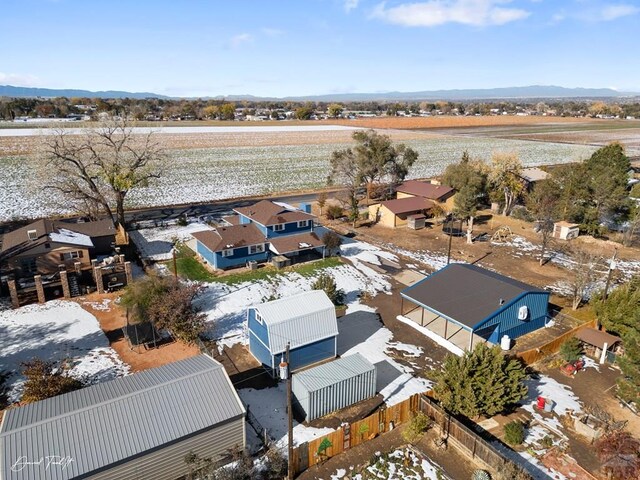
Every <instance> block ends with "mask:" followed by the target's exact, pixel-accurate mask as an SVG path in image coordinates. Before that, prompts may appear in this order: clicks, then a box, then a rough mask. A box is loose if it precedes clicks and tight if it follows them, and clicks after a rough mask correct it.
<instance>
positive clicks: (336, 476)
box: [331, 468, 347, 480]
mask: <svg viewBox="0 0 640 480" xmlns="http://www.w3.org/2000/svg"><path fill="white" fill-rule="evenodd" d="M346 474H347V471H346V470H345V469H344V468H339V469H338V470H337V471H336V473H334V474H333V475H331V480H340V479H341V478H344V476H345V475H346Z"/></svg>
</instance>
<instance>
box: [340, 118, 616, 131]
mask: <svg viewBox="0 0 640 480" xmlns="http://www.w3.org/2000/svg"><path fill="white" fill-rule="evenodd" d="M594 122H595V123H598V122H601V123H603V124H604V123H606V122H608V120H594V119H592V118H573V117H543V116H536V115H523V116H517V115H495V116H493V115H492V116H477V117H476V116H453V115H451V116H450V115H438V116H431V117H371V118H357V119H355V120H340V121H334V122H333V123H335V124H336V125H349V126H352V127H357V128H392V129H395V128H397V129H406V130H426V129H432V128H468V127H496V126H530V125H551V126H553V125H580V124H584V123H594Z"/></svg>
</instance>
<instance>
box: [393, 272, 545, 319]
mask: <svg viewBox="0 0 640 480" xmlns="http://www.w3.org/2000/svg"><path fill="white" fill-rule="evenodd" d="M525 292H541V293H548V292H546V291H545V290H542V289H540V288H537V287H533V286H531V285H527V284H526V283H523V282H520V281H518V280H514V279H513V278H509V277H506V276H504V275H500V274H499V273H495V272H492V271H490V270H485V269H484V268H480V267H477V266H475V265H469V264H464V263H453V264H451V265H449V266H447V267H445V268H443V269H441V270H438V271H437V272H435V273H434V274H432V275H430V276H428V277H427V278H425V279H424V280H421V281H420V282H418V283H416V284H415V285H412V286H411V287H409V288H406V289H404V290H403V291H402V292H401V295H402V296H403V297H405V298H407V299H409V300H411V301H413V302H414V303H417V304H419V305H424V306H426V307H428V308H429V309H432V310H434V311H436V312H438V313H440V314H442V315H444V316H446V317H448V318H450V319H452V320H455V321H456V322H458V323H460V324H462V325H465V326H467V327H469V328H473V327H475V326H476V325H477V324H478V323H480V322H481V321H482V320H484V319H486V318H487V317H489V316H490V315H491V314H493V313H494V312H498V311H499V310H501V309H503V308H505V306H506V305H507V304H508V303H509V302H510V301H512V300H514V299H516V298H517V297H519V296H520V295H522V294H523V293H525ZM501 300H502V304H501Z"/></svg>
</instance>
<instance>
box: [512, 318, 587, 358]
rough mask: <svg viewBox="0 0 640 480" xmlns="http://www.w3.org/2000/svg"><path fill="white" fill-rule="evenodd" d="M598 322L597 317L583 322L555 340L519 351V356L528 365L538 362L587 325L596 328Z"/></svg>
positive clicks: (558, 348) (554, 351)
mask: <svg viewBox="0 0 640 480" xmlns="http://www.w3.org/2000/svg"><path fill="white" fill-rule="evenodd" d="M597 322H598V321H597V320H595V319H594V320H590V321H588V322H586V323H583V324H582V325H579V326H577V327H576V328H573V329H571V330H569V331H568V332H566V333H563V334H562V335H560V336H559V337H556V338H554V339H553V340H551V341H550V342H548V343H545V344H544V345H542V346H541V347H538V348H534V349H531V350H527V351H526V352H521V353H518V354H517V356H518V357H520V358H521V359H522V361H523V362H524V363H526V364H527V365H531V364H532V363H536V362H537V361H540V360H542V359H543V358H545V357H548V356H549V355H552V354H554V353H556V352H557V351H558V350H560V346H561V345H562V344H563V343H564V342H566V341H567V340H569V338H571V337H573V336H574V335H575V334H576V332H577V331H578V330H580V329H581V328H585V327H591V328H596V326H597Z"/></svg>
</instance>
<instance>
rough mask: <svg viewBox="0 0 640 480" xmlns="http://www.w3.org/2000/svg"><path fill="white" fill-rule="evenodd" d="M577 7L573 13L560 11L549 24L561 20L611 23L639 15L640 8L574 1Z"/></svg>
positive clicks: (627, 5)
mask: <svg viewBox="0 0 640 480" xmlns="http://www.w3.org/2000/svg"><path fill="white" fill-rule="evenodd" d="M575 3H577V4H578V5H576V6H575V8H574V9H573V11H566V10H562V11H560V12H558V13H556V14H554V15H553V16H552V17H551V23H552V24H554V23H558V22H560V21H563V20H569V19H573V20H579V21H583V22H611V21H613V20H617V19H618V18H622V17H628V16H630V15H636V14H638V13H640V7H637V6H635V5H631V4H628V3H617V4H605V3H602V2H597V1H591V0H575Z"/></svg>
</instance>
